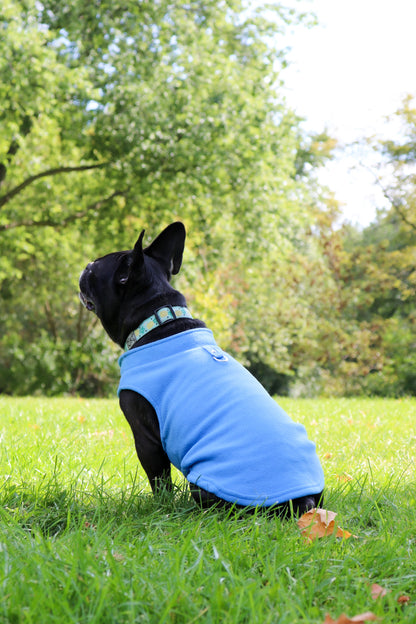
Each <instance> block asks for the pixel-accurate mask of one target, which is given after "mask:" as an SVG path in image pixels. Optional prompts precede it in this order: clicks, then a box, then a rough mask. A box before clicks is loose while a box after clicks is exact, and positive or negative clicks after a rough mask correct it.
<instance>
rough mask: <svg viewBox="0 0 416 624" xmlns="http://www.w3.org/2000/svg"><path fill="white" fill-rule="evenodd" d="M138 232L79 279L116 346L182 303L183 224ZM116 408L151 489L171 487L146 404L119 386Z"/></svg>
mask: <svg viewBox="0 0 416 624" xmlns="http://www.w3.org/2000/svg"><path fill="white" fill-rule="evenodd" d="M143 235H144V231H143V232H142V233H141V234H140V236H139V238H138V240H137V242H136V244H135V246H134V249H133V250H129V251H120V252H115V253H110V254H108V255H106V256H103V257H102V258H98V259H97V260H95V261H94V262H92V263H90V264H88V266H87V267H86V269H85V270H84V271H83V272H82V274H81V277H80V281H79V286H80V299H81V301H82V303H83V304H84V305H85V307H86V308H87V309H88V310H91V311H93V312H95V314H96V315H97V316H98V318H99V319H100V321H101V323H102V325H103V327H104V329H105V330H106V332H107V333H108V335H109V336H110V338H112V340H114V342H116V343H117V344H118V345H120V347H122V348H123V347H124V344H125V342H126V339H127V336H128V335H129V333H130V332H131V331H134V330H135V329H137V327H138V326H139V325H140V323H141V322H143V321H144V320H145V319H147V318H148V317H150V316H151V315H152V314H154V312H155V311H156V310H157V309H158V308H160V307H163V306H166V305H170V306H185V305H186V301H185V298H184V296H183V295H182V294H181V293H180V292H178V291H177V290H174V289H173V288H172V286H171V285H170V283H169V282H170V278H171V276H172V275H174V274H176V273H178V272H179V269H180V267H181V263H182V255H183V249H184V245H185V227H184V226H183V224H182V223H179V222H177V223H172V224H171V225H169V226H168V227H167V228H166V229H165V230H163V232H162V233H161V234H160V235H159V236H158V237H157V238H156V239H155V240H154V241H153V243H152V244H151V245H149V247H147V248H146V249H144V250H143V247H142V241H143ZM199 327H206V325H205V323H203V322H202V321H200V320H197V319H189V318H180V319H176V320H174V321H171V322H169V323H165V324H163V325H160V326H159V327H157V328H155V329H153V330H152V331H150V332H149V333H148V334H146V335H144V336H143V337H142V338H141V339H140V340H138V341H137V342H136V343H135V345H134V347H138V346H141V345H143V344H146V343H149V342H153V341H156V340H160V339H162V338H166V337H168V336H171V335H173V334H177V333H179V332H183V331H187V330H189V329H195V328H199ZM120 407H121V409H122V411H123V413H124V415H125V417H126V418H127V421H128V422H129V424H130V427H131V429H132V432H133V436H134V441H135V445H136V450H137V455H138V457H139V460H140V462H141V464H142V466H143V468H144V470H145V472H146V474H147V476H148V479H149V481H150V485H151V487H152V491H153V493H156V492H158V491H159V490H160V489H162V488H164V489H167V490H171V489H172V480H171V469H170V461H169V458H168V456H167V455H166V453H165V451H164V450H163V447H162V443H161V439H160V432H159V423H158V419H157V416H156V412H155V410H154V409H153V407H152V405H151V404H150V403H149V402H148V401H147V400H146V399H145V398H144V397H142V396H141V395H139V394H137V393H136V392H133V391H132V390H122V391H121V393H120ZM242 452H243V450H242ZM259 461H260V459H259ZM190 489H191V494H192V497H193V498H194V500H195V501H197V503H199V504H200V505H201V506H202V507H209V506H211V505H219V506H229V505H230V503H228V502H227V501H224V500H222V499H220V498H218V497H217V496H216V495H214V494H212V493H210V492H207V491H205V490H203V489H202V488H200V487H198V486H196V485H193V484H190ZM321 495H322V493H320V494H316V495H311V496H306V497H302V498H299V499H294V500H293V501H290V503H285V504H283V505H279V506H276V508H275V509H276V510H277V511H278V512H279V513H281V514H284V513H287V512H288V511H289V510H290V509H291V508H292V509H293V510H294V512H295V513H296V514H299V513H303V512H304V511H306V510H308V509H310V508H313V507H316V506H317V505H318V502H319V500H320V497H321Z"/></svg>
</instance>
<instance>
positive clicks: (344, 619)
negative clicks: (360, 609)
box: [323, 611, 380, 624]
mask: <svg viewBox="0 0 416 624" xmlns="http://www.w3.org/2000/svg"><path fill="white" fill-rule="evenodd" d="M379 619H380V618H378V617H377V616H376V615H375V614H374V613H372V612H371V611H367V612H366V613H361V614H360V615H354V617H352V618H350V617H348V615H345V613H341V615H340V616H339V618H338V619H337V620H333V619H332V617H331V616H330V615H328V614H326V617H325V620H324V623H323V624H363V623H364V622H368V621H369V620H379Z"/></svg>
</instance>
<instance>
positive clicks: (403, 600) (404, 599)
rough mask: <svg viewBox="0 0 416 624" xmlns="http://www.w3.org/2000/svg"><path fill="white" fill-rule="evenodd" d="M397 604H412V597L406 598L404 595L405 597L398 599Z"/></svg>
mask: <svg viewBox="0 0 416 624" xmlns="http://www.w3.org/2000/svg"><path fill="white" fill-rule="evenodd" d="M397 602H398V603H399V604H407V603H408V602H410V596H404V595H403V596H399V597H398V598H397Z"/></svg>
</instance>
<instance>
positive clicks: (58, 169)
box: [0, 163, 108, 208]
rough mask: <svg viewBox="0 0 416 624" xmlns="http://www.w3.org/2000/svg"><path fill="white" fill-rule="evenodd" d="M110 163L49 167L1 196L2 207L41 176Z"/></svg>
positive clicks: (95, 167)
mask: <svg viewBox="0 0 416 624" xmlns="http://www.w3.org/2000/svg"><path fill="white" fill-rule="evenodd" d="M106 164H108V163H97V164H95V165H79V166H78V167H55V168H53V169H47V170H46V171H42V172H41V173H36V174H35V175H32V176H29V177H28V178H26V180H24V181H23V182H22V183H21V184H18V185H17V186H15V187H14V188H12V189H11V190H10V191H9V192H8V193H5V195H3V196H1V197H0V208H1V207H2V206H4V205H5V204H7V202H9V201H10V200H11V199H13V197H15V196H16V195H18V194H19V193H20V192H21V191H23V189H25V188H26V187H27V186H29V185H30V184H33V182H36V180H39V179H40V178H46V177H47V176H53V175H57V174H58V173H71V172H73V171H87V170H88V169H99V168H101V167H104V166H105V165H106Z"/></svg>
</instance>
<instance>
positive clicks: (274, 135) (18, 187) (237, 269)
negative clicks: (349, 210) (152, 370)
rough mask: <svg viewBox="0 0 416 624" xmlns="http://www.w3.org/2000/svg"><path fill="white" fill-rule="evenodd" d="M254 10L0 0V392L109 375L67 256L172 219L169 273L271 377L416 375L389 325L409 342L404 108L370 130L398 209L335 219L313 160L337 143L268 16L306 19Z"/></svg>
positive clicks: (107, 347) (353, 384) (289, 381)
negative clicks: (287, 90)
mask: <svg viewBox="0 0 416 624" xmlns="http://www.w3.org/2000/svg"><path fill="white" fill-rule="evenodd" d="M266 15H267V19H266V18H265V17H264V15H261V14H260V13H254V12H247V11H244V10H243V9H242V7H241V4H240V2H238V1H232V2H231V1H228V2H223V1H222V0H204V1H196V0H195V1H192V0H191V1H190V2H188V3H186V4H183V3H177V2H168V1H167V0H160V1H159V2H157V3H155V2H153V1H152V2H150V1H149V2H146V1H144V2H140V3H137V2H134V1H133V0H132V1H129V0H128V1H127V2H123V3H121V2H117V1H116V2H114V1H112V2H110V1H109V0H97V1H96V2H93V3H88V4H87V5H86V4H85V3H84V2H81V1H79V2H78V1H74V2H71V3H70V6H68V5H65V4H63V3H61V2H57V1H55V0H45V1H44V2H42V3H38V2H35V1H34V0H26V1H25V2H23V1H20V0H5V2H3V3H2V6H1V8H0V29H1V33H2V37H0V97H1V100H2V102H3V103H4V105H3V107H2V110H1V112H0V121H1V133H0V250H1V253H0V299H1V308H0V319H1V320H0V323H1V327H2V332H1V336H0V391H3V392H10V393H20V394H26V393H34V392H42V393H47V394H55V393H61V392H66V393H67V392H79V393H83V394H105V393H108V392H112V391H113V390H114V388H115V384H116V379H117V364H116V358H117V355H118V351H117V348H115V347H113V346H112V345H111V344H110V343H109V340H108V339H107V337H106V336H105V335H104V333H103V331H102V330H101V328H100V327H99V326H98V325H97V324H96V322H95V320H94V318H92V317H91V315H87V314H86V313H85V312H84V310H83V309H82V307H81V306H80V305H79V302H78V299H77V281H78V276H79V273H80V271H81V269H82V268H83V266H84V265H85V264H86V262H87V261H88V260H90V259H91V258H93V257H96V256H98V255H100V254H103V253H107V252H109V251H112V250H114V249H115V248H122V247H124V248H130V247H131V246H132V244H133V243H134V241H135V238H136V236H137V233H138V231H139V230H140V229H142V228H143V227H144V228H146V231H147V236H148V237H149V239H150V237H153V236H154V235H156V234H157V233H158V232H159V230H160V229H161V228H162V227H164V226H165V225H167V223H169V222H170V221H172V220H174V219H178V218H179V219H181V220H183V221H184V222H185V224H186V226H187V229H188V233H189V238H188V242H187V250H186V255H185V262H184V268H183V272H182V274H181V276H180V278H179V283H178V286H179V287H180V288H182V289H183V290H184V291H185V293H186V294H187V295H188V300H189V305H190V307H191V309H192V311H193V313H194V315H199V316H201V317H202V318H204V320H206V321H207V322H208V323H209V324H210V325H211V326H212V327H213V329H214V331H215V333H216V335H217V338H218V340H219V342H220V343H221V344H222V345H223V346H224V347H225V348H228V349H230V350H231V351H232V352H233V353H234V354H236V355H237V357H239V359H241V360H242V361H244V362H245V363H246V364H247V365H249V366H250V367H251V368H252V370H253V371H254V372H255V373H256V374H257V375H258V376H260V377H261V378H262V380H263V381H264V383H266V385H268V386H269V387H270V389H272V390H273V391H280V392H282V391H284V392H288V391H289V390H290V391H291V392H292V393H309V394H311V393H319V392H332V393H334V392H335V393H343V392H356V391H368V390H369V391H372V392H374V391H376V392H380V393H382V392H385V391H386V392H387V391H388V392H409V391H412V390H411V387H412V386H411V384H410V386H409V382H406V383H404V384H403V383H401V382H400V383H398V382H397V379H398V377H400V376H401V374H399V373H398V372H397V370H396V369H397V367H396V368H395V366H396V364H394V362H396V360H397V358H398V357H399V356H398V354H397V353H396V351H397V349H396V347H397V345H398V341H397V340H396V336H397V331H399V328H400V332H402V334H401V336H402V341H403V345H404V346H403V349H402V351H403V352H404V351H407V345H408V338H409V336H410V334H412V331H413V330H412V329H411V328H412V327H413V325H412V321H411V320H410V317H411V311H410V310H411V307H412V306H411V297H412V296H413V294H412V293H413V290H412V288H413V286H411V284H413V273H412V272H411V271H410V273H409V268H408V267H409V262H410V260H411V259H412V258H413V256H412V253H413V251H411V249H413V245H414V242H413V229H414V228H413V226H412V225H411V224H410V223H409V221H411V220H412V219H413V216H414V215H413V216H412V214H410V212H411V211H410V212H409V210H408V202H407V199H406V201H404V199H403V196H402V195H400V196H399V191H398V189H399V188H400V193H403V185H402V183H401V182H402V181H400V184H399V179H400V176H404V175H405V176H406V185H407V186H406V189H407V192H408V194H407V195H406V197H410V196H412V197H413V195H412V194H413V188H414V180H413V181H412V179H411V178H409V177H407V176H408V168H409V167H410V166H411V163H412V162H414V147H413V152H412V149H411V145H412V140H413V142H414V136H415V134H414V130H415V129H414V125H412V124H414V119H413V118H412V115H411V114H410V113H409V111H407V112H406V113H405V112H404V111H403V112H402V115H403V118H404V119H405V120H406V123H407V127H408V135H406V136H407V138H406V140H405V141H404V142H403V145H400V146H399V145H394V144H388V143H386V144H384V145H382V146H380V150H381V153H382V154H383V157H385V155H387V154H388V155H389V157H390V158H391V159H392V162H394V163H396V169H395V170H394V180H397V185H396V186H395V185H394V184H393V185H392V186H391V188H390V187H389V189H387V190H388V192H389V193H392V195H394V198H395V199H394V202H393V208H392V212H391V214H389V215H386V216H383V217H380V219H379V222H378V223H377V224H376V225H375V226H374V227H372V228H370V230H368V231H364V232H362V233H360V232H357V231H355V230H352V229H350V230H347V229H341V230H340V229H336V228H335V227H334V223H335V220H336V216H337V207H336V204H335V203H334V202H333V200H332V199H331V196H330V193H329V192H328V191H326V190H325V189H322V188H320V186H319V185H318V184H317V182H316V178H315V172H316V169H317V167H319V166H320V164H322V163H323V162H324V161H325V158H328V157H329V156H330V152H331V149H332V147H333V146H334V142H333V141H332V140H331V139H330V138H329V137H327V136H326V135H325V134H317V135H316V136H308V135H306V134H305V133H304V132H303V131H302V130H301V125H300V120H299V119H298V118H296V116H294V115H293V113H292V112H291V111H290V110H289V109H288V107H287V106H286V104H285V101H284V99H283V97H282V96H281V95H280V93H281V92H280V90H279V84H280V80H281V74H280V68H281V67H282V66H283V65H284V62H285V58H284V53H283V52H282V51H281V50H280V49H279V41H280V40H279V36H278V33H279V32H280V31H281V30H282V29H283V28H284V27H285V25H286V23H287V21H288V19H292V20H295V21H296V19H299V18H297V17H296V16H289V15H288V14H287V13H286V12H285V11H284V10H283V9H282V8H281V7H280V6H276V7H275V12H274V13H273V14H272V13H271V12H270V11H269V12H268V13H267V14H266ZM271 34H273V38H272V37H270V35H271ZM272 42H274V44H273V45H272ZM409 106H410V104H408V106H407V107H408V108H409ZM409 110H410V109H409ZM409 115H410V116H409ZM412 119H413V121H412ZM409 120H410V121H409ZM412 137H413V139H412ZM406 146H407V147H406ZM403 150H404V151H403ZM406 150H407V151H406ZM412 154H413V156H412ZM412 158H413V160H412ZM386 192H387V191H386ZM404 210H406V213H404V212H403V211H404ZM394 219H395V220H394ZM393 231H394V232H395V234H394V236H393ZM383 232H384V234H383ZM386 232H387V234H386ZM404 232H406V237H407V238H406V241H407V243H406V245H405V247H406V250H405V249H404V248H403V233H404ZM383 236H386V237H387V240H388V245H387V246H386V243H385V240H386V238H383ZM383 241H384V242H383ZM392 258H393V259H394V263H393V264H392ZM393 266H394V269H393ZM392 271H393V272H395V278H397V280H398V282H397V284H396V286H397V288H396V286H395V287H394V288H392V284H391V281H390V277H391V272H392ZM395 283H396V282H395ZM409 288H410V291H411V293H410V291H409ZM389 289H390V290H389ZM406 289H407V290H406ZM399 293H400V294H399ZM392 297H393V299H394V297H396V303H397V306H396V308H394V311H393V308H392V307H391V305H392V303H391V300H392ZM400 297H401V299H400ZM389 301H390V303H389ZM406 302H407V303H406ZM402 303H403V304H404V307H403V306H402ZM389 305H390V308H388V306H389ZM406 306H407V307H406ZM400 315H401V316H400ZM399 317H400V319H402V320H403V319H405V320H406V327H408V330H406V331H404V329H403V328H404V324H403V323H402V322H401V321H399ZM403 332H404V333H403ZM406 332H407V333H406ZM409 332H410V334H409ZM389 344H390V345H391V346H390V347H389V346H388V345H389ZM393 345H395V346H394V348H393ZM394 349H396V351H395V350H394ZM377 354H379V355H377ZM401 359H402V360H403V358H401ZM402 364H403V362H402ZM403 366H404V367H405V368H406V370H410V369H411V368H412V366H413V364H412V362H411V361H409V363H408V364H403ZM389 367H390V368H389ZM393 370H394V371H395V372H394V373H393V372H391V373H388V371H393ZM401 370H402V369H401ZM403 370H404V369H403ZM387 373H388V375H389V377H388V379H389V380H390V381H388V383H387V381H386V379H387V377H382V375H384V376H386V375H387ZM406 374H407V373H406ZM400 378H401V377H400ZM369 379H371V380H372V381H371V383H370V382H369ZM375 379H377V380H378V381H377V382H375V381H374V380H375ZM383 379H384V381H383ZM406 379H410V377H406ZM380 380H381V381H380ZM395 380H396V381H395ZM400 384H401V385H400ZM409 388H410V390H409Z"/></svg>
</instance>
